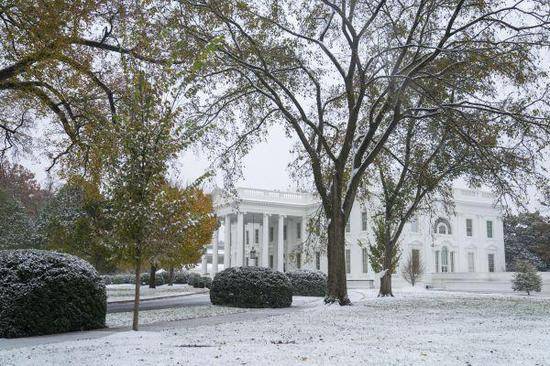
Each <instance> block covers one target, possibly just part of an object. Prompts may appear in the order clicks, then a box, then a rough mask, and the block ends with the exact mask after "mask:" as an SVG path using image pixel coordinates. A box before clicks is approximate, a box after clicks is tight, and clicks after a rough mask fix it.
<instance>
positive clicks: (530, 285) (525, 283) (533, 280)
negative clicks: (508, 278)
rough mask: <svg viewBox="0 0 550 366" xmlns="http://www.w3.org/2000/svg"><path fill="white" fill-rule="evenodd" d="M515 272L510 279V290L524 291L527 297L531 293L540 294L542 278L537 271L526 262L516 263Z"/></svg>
mask: <svg viewBox="0 0 550 366" xmlns="http://www.w3.org/2000/svg"><path fill="white" fill-rule="evenodd" d="M516 270H517V272H516V273H515V274H514V278H513V279H512V289H513V290H514V291H525V292H527V295H530V294H531V292H533V291H535V292H540V290H541V287H542V278H541V277H540V275H539V274H538V273H537V269H536V268H535V266H533V265H532V264H531V263H529V262H527V261H517V262H516Z"/></svg>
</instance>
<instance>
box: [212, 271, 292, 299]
mask: <svg viewBox="0 0 550 366" xmlns="http://www.w3.org/2000/svg"><path fill="white" fill-rule="evenodd" d="M210 301H211V302H212V304H214V305H227V306H235V307H241V308H284V307H289V306H290V305H291V304H292V284H291V283H290V280H289V279H288V277H287V276H286V275H285V274H284V273H281V272H276V271H273V270H272V269H270V268H264V267H231V268H227V269H224V270H223V271H221V272H219V273H218V274H217V275H216V277H214V281H212V287H211V288H210Z"/></svg>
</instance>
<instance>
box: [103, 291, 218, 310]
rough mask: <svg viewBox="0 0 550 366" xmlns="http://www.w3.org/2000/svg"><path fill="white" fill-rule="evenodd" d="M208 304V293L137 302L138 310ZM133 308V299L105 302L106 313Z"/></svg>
mask: <svg viewBox="0 0 550 366" xmlns="http://www.w3.org/2000/svg"><path fill="white" fill-rule="evenodd" d="M200 305H210V295H209V294H208V293H206V294H204V293H201V294H192V295H189V294H187V295H182V296H170V297H165V298H161V299H146V300H141V303H140V304H139V309H140V310H154V309H168V308H181V307H184V306H185V307H188V306H200ZM133 309H134V302H133V301H127V302H126V301H125V302H116V303H108V304H107V312H108V313H122V312H125V311H132V310H133Z"/></svg>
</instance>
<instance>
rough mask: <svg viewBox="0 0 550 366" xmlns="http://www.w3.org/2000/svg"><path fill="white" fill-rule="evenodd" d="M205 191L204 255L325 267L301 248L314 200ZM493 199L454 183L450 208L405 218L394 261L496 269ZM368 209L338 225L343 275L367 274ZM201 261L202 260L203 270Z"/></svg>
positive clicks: (499, 261)
mask: <svg viewBox="0 0 550 366" xmlns="http://www.w3.org/2000/svg"><path fill="white" fill-rule="evenodd" d="M213 197H214V206H215V210H216V214H217V216H218V218H219V219H220V221H221V223H222V226H220V229H219V230H218V232H216V233H215V235H214V240H213V242H214V243H213V245H212V246H211V250H209V251H208V254H209V256H212V257H213V258H212V260H211V262H213V263H215V262H216V261H217V258H218V256H220V257H221V256H222V255H223V267H224V268H227V267H231V266H243V265H251V266H252V265H259V266H265V267H271V268H273V269H276V270H279V271H289V270H294V269H297V268H311V269H315V268H318V269H320V270H323V271H325V272H326V270H327V260H326V256H325V255H324V254H323V252H322V251H319V252H317V251H316V250H315V251H313V252H312V251H311V250H310V251H308V253H307V254H308V255H306V253H305V252H304V253H303V252H302V244H303V241H304V239H305V238H308V235H309V233H308V231H307V222H308V217H309V216H310V215H312V213H313V212H315V211H316V210H317V209H318V207H319V203H318V202H317V201H316V200H315V198H314V196H313V195H311V194H309V193H295V192H280V191H269V190H262V189H249V188H239V189H238V199H237V200H234V199H226V198H224V196H223V195H222V192H220V191H215V192H214V193H213ZM493 200H494V199H493V196H492V195H491V194H490V193H488V192H481V191H474V190H468V189H455V191H454V206H455V207H454V210H453V213H452V214H448V213H445V211H444V210H441V213H437V214H434V213H432V214H430V215H421V216H417V217H415V218H414V219H413V220H411V222H409V223H407V224H406V226H405V229H404V231H403V233H402V235H401V239H400V242H399V244H400V248H401V252H402V255H401V264H402V263H403V262H404V261H405V260H406V259H407V258H408V256H410V255H413V251H414V255H415V256H418V258H419V260H421V261H422V263H423V264H424V267H425V271H426V274H427V275H428V276H429V275H430V274H436V273H441V274H444V273H453V272H455V273H461V272H462V273H465V272H476V273H484V272H502V271H504V270H505V263H504V239H503V226H502V218H501V211H500V209H499V208H498V207H495V206H494V204H493ZM369 207H370V208H371V209H370V210H369ZM373 213H374V207H373V206H372V205H371V204H369V202H364V203H359V202H357V203H356V204H355V205H354V207H353V209H352V212H351V214H350V219H349V224H348V227H347V228H346V262H347V263H346V265H347V271H348V280H351V281H353V280H374V279H375V274H374V273H373V270H372V268H371V266H370V263H369V261H368V258H367V250H368V243H369V240H370V241H372V240H373V233H372V222H373V221H372V216H371V215H372V214H373ZM216 247H218V248H223V251H222V250H215V248H216ZM309 247H311V246H309ZM216 252H217V253H218V256H216V255H214V253H216ZM211 253H212V254H211ZM214 257H215V258H214ZM205 258H206V257H205ZM220 263H221V260H220ZM206 268H207V265H206V261H205V260H203V272H206ZM217 268H219V267H218V266H211V267H210V272H212V273H210V274H211V275H215V273H216V272H217Z"/></svg>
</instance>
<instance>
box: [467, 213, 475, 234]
mask: <svg viewBox="0 0 550 366" xmlns="http://www.w3.org/2000/svg"><path fill="white" fill-rule="evenodd" d="M468 224H470V225H469V226H468ZM466 236H467V237H470V238H471V237H473V236H474V220H472V219H469V218H467V219H466Z"/></svg>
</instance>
